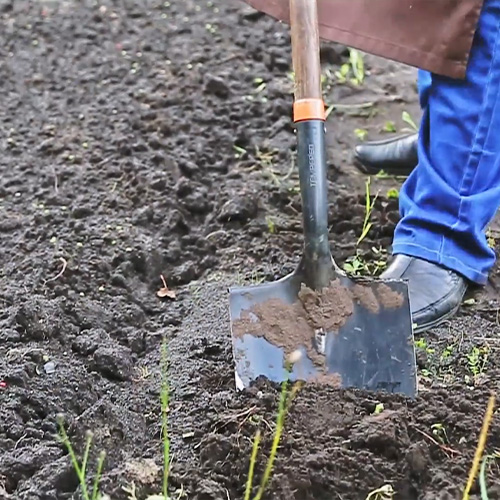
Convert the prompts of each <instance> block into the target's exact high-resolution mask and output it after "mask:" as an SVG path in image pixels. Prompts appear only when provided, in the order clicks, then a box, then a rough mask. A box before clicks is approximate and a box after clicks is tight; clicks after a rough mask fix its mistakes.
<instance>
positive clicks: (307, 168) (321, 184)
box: [289, 0, 334, 290]
mask: <svg viewBox="0 0 500 500" xmlns="http://www.w3.org/2000/svg"><path fill="white" fill-rule="evenodd" d="M289 1H290V26H291V39H292V60H293V67H294V72H295V100H294V103H293V119H294V122H295V124H296V128H297V141H298V147H297V159H298V167H299V179H300V192H301V197H302V218H303V226H304V256H303V259H302V268H303V271H304V281H305V282H306V284H307V285H308V286H309V287H311V288H313V289H316V290H317V289H321V288H324V287H326V286H328V285H329V284H330V281H331V279H332V278H333V274H334V271H333V258H332V255H331V253H330V244H329V241H328V182H327V177H326V148H325V120H326V117H325V105H324V102H323V98H322V93H321V65H320V58H319V31H318V8H317V5H316V0H289Z"/></svg>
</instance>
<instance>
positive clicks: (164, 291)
mask: <svg viewBox="0 0 500 500" xmlns="http://www.w3.org/2000/svg"><path fill="white" fill-rule="evenodd" d="M160 278H161V280H162V282H163V287H162V288H160V289H159V290H158V291H157V292H156V295H157V296H158V297H160V298H161V299H162V298H163V297H168V298H169V299H175V292H174V291H173V290H169V289H168V286H167V282H166V281H165V278H164V277H163V274H160Z"/></svg>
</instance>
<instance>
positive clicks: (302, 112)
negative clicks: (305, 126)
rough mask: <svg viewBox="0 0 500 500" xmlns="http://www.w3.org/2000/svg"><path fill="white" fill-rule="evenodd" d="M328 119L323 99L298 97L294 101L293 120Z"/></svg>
mask: <svg viewBox="0 0 500 500" xmlns="http://www.w3.org/2000/svg"><path fill="white" fill-rule="evenodd" d="M305 120H323V121H325V120H326V112H325V103H324V102H323V99H298V100H297V101H295V102H294V103H293V121H294V122H295V123H297V122H302V121H305Z"/></svg>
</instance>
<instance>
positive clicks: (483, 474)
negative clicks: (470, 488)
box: [479, 451, 500, 500]
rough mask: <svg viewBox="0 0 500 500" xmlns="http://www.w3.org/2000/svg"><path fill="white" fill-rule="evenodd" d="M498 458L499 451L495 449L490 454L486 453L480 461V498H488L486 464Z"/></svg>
mask: <svg viewBox="0 0 500 500" xmlns="http://www.w3.org/2000/svg"><path fill="white" fill-rule="evenodd" d="M498 459H500V451H496V452H495V453H492V454H490V455H486V456H485V457H484V458H483V461H482V462H481V468H480V470H479V488H480V490H481V500H489V497H488V486H487V484H486V466H487V465H488V463H489V462H491V461H494V460H498Z"/></svg>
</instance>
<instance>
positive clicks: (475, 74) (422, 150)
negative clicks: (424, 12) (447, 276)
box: [393, 0, 500, 284]
mask: <svg viewBox="0 0 500 500" xmlns="http://www.w3.org/2000/svg"><path fill="white" fill-rule="evenodd" d="M419 93H420V101H421V104H422V108H423V117H422V121H421V125H420V131H419V139H418V159H419V162H418V165H417V168H415V170H414V171H413V172H412V173H411V175H410V176H409V177H408V179H406V182H405V183H404V185H403V187H402V189H401V193H400V212H401V220H400V222H399V224H398V225H397V227H396V231H395V235H394V243H393V253H394V254H398V253H400V254H406V255H410V256H414V257H419V258H422V259H426V260H429V261H431V262H434V263H437V264H441V265H443V266H445V267H447V268H449V269H452V270H454V271H456V272H458V273H461V274H462V275H464V276H465V277H466V278H468V279H469V280H471V281H474V282H476V283H478V284H484V283H485V282H486V281H487V276H488V272H489V270H490V269H491V267H492V266H493V263H494V259H495V255H494V252H493V251H492V250H491V249H490V248H489V247H488V244H487V239H486V235H485V229H486V227H487V225H488V224H489V222H490V221H491V220H492V218H493V217H494V215H495V213H496V211H497V209H498V207H499V206H500V0H485V3H484V6H483V10H482V14H481V17H480V20H479V26H478V30H477V32H476V35H475V38H474V44H473V48H472V53H471V57H470V62H469V66H468V71H467V78H466V80H464V81H462V80H453V79H450V78H446V77H442V76H439V75H435V74H432V75H431V74H429V73H427V72H424V71H421V72H420V73H419Z"/></svg>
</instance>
